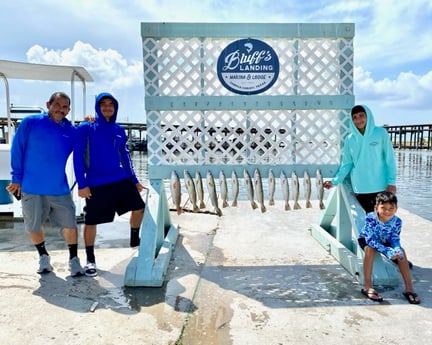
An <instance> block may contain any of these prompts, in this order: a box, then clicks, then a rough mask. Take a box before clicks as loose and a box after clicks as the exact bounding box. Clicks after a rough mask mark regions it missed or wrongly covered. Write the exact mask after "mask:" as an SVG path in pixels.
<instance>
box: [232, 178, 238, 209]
mask: <svg viewBox="0 0 432 345" xmlns="http://www.w3.org/2000/svg"><path fill="white" fill-rule="evenodd" d="M231 184H232V195H233V202H232V203H231V206H234V207H237V199H238V195H239V190H240V188H239V183H238V177H237V173H236V172H235V170H233V171H232V173H231Z"/></svg>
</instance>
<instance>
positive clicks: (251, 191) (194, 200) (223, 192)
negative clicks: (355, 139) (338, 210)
mask: <svg viewBox="0 0 432 345" xmlns="http://www.w3.org/2000/svg"><path fill="white" fill-rule="evenodd" d="M183 176H184V177H183V178H184V184H185V186H186V190H187V194H188V197H189V201H190V202H191V204H192V211H193V212H195V213H197V212H200V210H201V209H204V208H206V205H205V201H204V188H203V180H202V177H201V174H200V172H199V171H197V172H196V173H195V178H193V177H192V176H191V174H190V173H189V172H188V171H187V170H186V169H185V170H184V172H183ZM243 178H244V183H245V187H246V190H247V194H248V199H249V201H250V204H251V207H252V209H256V208H260V210H261V212H263V213H264V212H266V210H267V208H266V206H265V204H264V189H263V184H262V177H261V173H260V171H259V170H258V169H255V170H254V174H253V177H252V176H250V174H249V172H248V171H247V170H246V169H243ZM205 180H206V184H207V191H208V195H209V199H210V201H211V204H212V206H213V208H214V210H215V213H216V214H217V215H218V216H222V210H221V208H220V207H219V203H218V194H217V191H216V182H215V179H214V177H213V174H212V173H211V171H210V170H208V171H207V174H206V178H205ZM279 180H280V186H281V188H282V195H283V200H284V208H285V210H286V211H288V210H291V206H290V203H289V197H290V185H289V180H288V177H287V175H286V174H285V173H284V172H283V171H282V172H281V174H280V177H279ZM291 181H292V189H293V192H292V195H293V209H294V210H296V209H300V208H301V206H300V204H299V198H300V183H299V178H298V176H297V174H296V172H295V171H293V172H292V174H291ZM315 181H316V188H317V195H318V201H319V207H320V209H324V208H325V206H324V201H323V198H324V186H323V177H322V175H321V171H320V170H319V169H318V170H317V171H316V177H315ZM231 187H232V188H231V190H232V202H231V206H233V207H236V206H237V204H238V196H239V191H240V188H239V178H238V176H237V173H236V172H235V171H234V170H233V172H232V174H231ZM170 190H171V198H172V200H173V203H174V205H175V209H176V211H177V214H181V213H182V212H183V207H182V206H181V196H182V191H181V183H180V178H179V175H178V174H177V172H176V171H175V170H173V171H172V172H171V180H170ZM275 190H276V177H275V175H274V174H273V171H272V169H270V170H269V174H268V203H269V205H274V204H275V200H274V195H275ZM303 190H304V194H305V195H304V197H305V200H306V205H305V206H306V208H311V207H312V203H311V201H310V198H311V194H312V182H311V178H310V175H309V173H308V171H307V170H305V171H304V174H303ZM219 192H220V198H221V200H222V208H224V207H228V206H229V203H228V182H227V178H226V176H225V173H224V171H223V170H221V171H220V173H219ZM255 193H256V200H257V201H255Z"/></svg>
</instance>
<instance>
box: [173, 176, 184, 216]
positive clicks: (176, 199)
mask: <svg viewBox="0 0 432 345" xmlns="http://www.w3.org/2000/svg"><path fill="white" fill-rule="evenodd" d="M170 190H171V198H172V200H173V203H174V206H175V208H176V211H177V214H178V215H180V214H181V213H182V212H183V209H182V207H181V205H180V204H181V185H180V178H179V176H178V174H177V172H176V171H175V170H173V171H171V180H170Z"/></svg>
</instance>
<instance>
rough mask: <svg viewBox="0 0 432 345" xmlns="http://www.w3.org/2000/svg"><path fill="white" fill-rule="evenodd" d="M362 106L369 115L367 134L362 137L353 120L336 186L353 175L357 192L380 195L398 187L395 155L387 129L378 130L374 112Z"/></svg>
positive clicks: (353, 186)
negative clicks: (392, 187)
mask: <svg viewBox="0 0 432 345" xmlns="http://www.w3.org/2000/svg"><path fill="white" fill-rule="evenodd" d="M362 107H363V108H364V109H365V110H366V116H367V122H366V129H365V132H364V134H361V133H360V131H359V130H358V129H357V127H356V126H355V125H354V122H353V121H352V118H351V121H350V129H351V133H350V134H348V136H347V137H346V138H345V140H344V145H343V149H342V161H341V165H340V167H339V170H338V172H337V173H336V175H335V177H334V178H333V179H332V184H333V185H335V186H336V185H338V184H340V183H342V182H343V181H344V180H345V177H346V176H347V175H348V174H350V178H351V185H352V189H353V191H354V193H356V194H367V193H377V192H381V191H384V190H386V188H387V186H388V185H394V186H395V185H396V170H397V168H396V161H395V155H394V150H393V145H392V143H391V141H390V137H389V135H388V133H387V131H386V129H385V128H382V127H376V126H375V120H374V117H373V114H372V112H371V111H370V109H369V108H368V107H367V106H365V105H362Z"/></svg>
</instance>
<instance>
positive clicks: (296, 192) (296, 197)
mask: <svg viewBox="0 0 432 345" xmlns="http://www.w3.org/2000/svg"><path fill="white" fill-rule="evenodd" d="M291 179H292V185H293V199H294V207H293V208H294V210H299V209H301V207H300V204H299V203H298V200H299V197H300V186H299V179H298V176H297V174H296V172H295V171H294V170H293V172H292V173H291Z"/></svg>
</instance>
